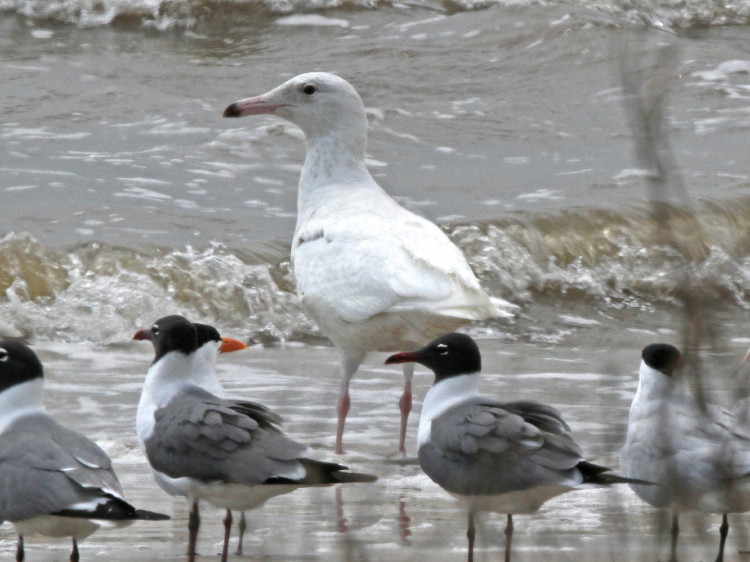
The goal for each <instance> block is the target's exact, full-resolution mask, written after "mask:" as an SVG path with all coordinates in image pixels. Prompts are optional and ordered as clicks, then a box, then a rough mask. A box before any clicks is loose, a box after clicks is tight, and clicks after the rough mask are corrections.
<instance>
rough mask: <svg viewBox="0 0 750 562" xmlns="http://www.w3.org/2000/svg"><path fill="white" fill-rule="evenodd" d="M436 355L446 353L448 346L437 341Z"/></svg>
mask: <svg viewBox="0 0 750 562" xmlns="http://www.w3.org/2000/svg"><path fill="white" fill-rule="evenodd" d="M437 352H438V355H448V346H447V345H446V344H444V343H439V344H438V346H437Z"/></svg>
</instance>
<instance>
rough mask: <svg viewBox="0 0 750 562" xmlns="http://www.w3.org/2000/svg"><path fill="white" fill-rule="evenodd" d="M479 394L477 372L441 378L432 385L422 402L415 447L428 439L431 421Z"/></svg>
mask: <svg viewBox="0 0 750 562" xmlns="http://www.w3.org/2000/svg"><path fill="white" fill-rule="evenodd" d="M476 396H479V372H478V371H477V372H476V373H468V374H466V375H458V376H455V377H449V378H447V379H443V380H441V381H440V382H438V383H436V384H434V385H432V388H430V390H429V391H428V392H427V395H426V396H425V397H424V402H423V403H422V413H421V415H420V416H419V433H418V434H417V447H421V446H422V445H424V444H425V443H427V441H429V440H430V432H431V431H432V421H433V420H434V419H436V418H438V417H440V416H441V415H443V414H444V413H445V412H447V411H448V410H450V409H451V408H453V407H454V406H457V405H458V404H460V403H461V402H464V401H465V400H468V399H470V398H474V397H476Z"/></svg>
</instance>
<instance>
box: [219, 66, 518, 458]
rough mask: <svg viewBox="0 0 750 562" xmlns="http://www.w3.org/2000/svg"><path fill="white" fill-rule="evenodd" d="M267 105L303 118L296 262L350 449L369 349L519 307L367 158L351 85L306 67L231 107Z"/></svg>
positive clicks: (407, 392) (406, 396) (404, 417)
mask: <svg viewBox="0 0 750 562" xmlns="http://www.w3.org/2000/svg"><path fill="white" fill-rule="evenodd" d="M264 113H271V114H274V115H277V116H279V117H283V118H284V119H287V120H289V121H291V122H292V123H294V124H295V125H297V126H298V127H300V128H301V129H302V131H303V132H304V134H305V138H306V139H307V156H306V158H305V164H304V167H303V168H302V173H301V175H300V180H299V192H298V199H297V225H296V228H295V232H294V239H293V241H292V250H291V256H292V264H293V268H294V275H295V277H296V279H297V292H298V294H299V296H300V298H301V300H302V304H303V306H304V308H305V310H306V311H307V312H308V314H309V315H310V316H311V317H312V319H313V320H314V321H315V322H316V323H317V324H318V326H319V327H320V329H321V330H322V332H323V333H324V334H325V335H326V336H327V337H328V338H329V339H330V340H331V341H332V342H333V344H334V345H335V346H336V348H337V349H338V351H339V353H340V357H341V368H340V370H341V390H340V393H339V400H338V408H337V410H338V425H337V429H336V449H335V450H336V452H337V453H341V452H343V444H342V439H343V432H344V423H345V421H346V416H347V413H348V411H349V407H350V399H349V381H350V380H351V378H352V376H353V375H354V373H355V372H356V371H357V369H358V368H359V366H360V365H361V364H362V362H363V361H364V359H365V357H366V355H367V353H368V352H370V351H387V352H393V351H396V350H398V349H404V348H405V347H411V346H416V345H419V344H420V343H421V342H424V341H427V340H429V339H431V338H434V337H435V336H437V335H439V334H444V333H446V332H450V331H452V330H455V329H457V328H459V327H460V326H462V325H465V324H467V323H469V322H473V321H479V320H486V319H489V318H494V317H508V316H512V312H514V311H515V310H517V308H518V307H516V306H515V305H512V304H510V303H508V302H506V301H504V300H502V299H497V298H492V297H489V296H488V295H487V294H486V293H485V292H484V291H483V290H482V288H481V287H480V286H479V282H478V280H477V278H476V276H475V275H474V273H473V272H472V270H471V268H470V267H469V264H468V263H467V261H466V258H465V257H464V256H463V254H462V253H461V251H460V250H459V249H458V248H457V247H456V246H455V245H454V244H453V243H452V242H451V241H450V240H449V239H448V237H447V236H446V235H445V234H444V233H443V232H442V231H441V230H440V228H438V227H437V226H436V225H435V224H434V223H432V222H430V221H428V220H426V219H424V218H422V217H420V216H418V215H415V214H414V213H412V212H410V211H408V210H406V209H404V208H403V207H402V206H401V205H399V204H398V203H397V202H396V201H394V200H393V198H391V196H390V195H388V194H387V193H386V192H385V191H384V190H383V189H382V188H381V187H380V186H379V185H378V184H377V182H376V181H375V180H374V179H373V178H372V176H371V175H370V173H369V172H368V170H367V166H366V165H365V150H366V144H367V118H366V116H365V110H364V106H363V104H362V100H361V99H360V97H359V95H358V94H357V92H356V90H355V89H354V88H353V87H352V86H351V84H349V83H348V82H347V81H346V80H344V79H343V78H340V77H338V76H335V75H333V74H328V73H324V72H311V73H307V74H301V75H299V76H296V77H294V78H292V79H291V80H289V81H287V82H285V83H284V84H282V85H280V86H278V87H277V88H275V89H273V90H271V91H270V92H268V93H266V94H263V95H261V96H258V97H253V98H247V99H243V100H240V101H237V102H235V103H233V104H231V105H230V106H229V107H227V108H226V110H225V111H224V117H243V116H245V115H258V114H264ZM413 373H414V366H413V365H405V366H404V377H405V381H404V392H403V394H402V396H401V399H400V401H399V406H400V409H401V431H400V437H399V451H400V452H401V453H404V452H405V445H404V443H405V439H406V427H407V421H408V416H409V412H410V411H411V402H412V393H411V381H412V376H413Z"/></svg>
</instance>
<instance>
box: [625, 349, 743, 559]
mask: <svg viewBox="0 0 750 562" xmlns="http://www.w3.org/2000/svg"><path fill="white" fill-rule="evenodd" d="M641 358H642V361H641V366H640V371H639V377H638V390H636V393H635V397H634V398H633V403H632V405H631V406H630V416H629V418H628V435H627V439H626V441H625V446H624V447H623V449H622V451H621V453H620V464H621V466H622V470H623V472H624V473H625V475H626V476H629V477H633V478H642V479H645V480H648V481H650V482H655V483H656V484H658V485H657V486H639V485H631V487H632V488H633V491H634V492H635V493H636V494H637V495H638V497H640V498H641V499H642V500H643V501H645V502H647V503H649V504H651V505H653V506H654V507H658V508H661V509H669V510H671V511H672V533H671V547H670V560H671V561H674V560H676V559H677V537H678V535H679V522H678V517H679V514H680V513H683V512H687V511H701V512H704V513H717V514H718V513H721V514H722V523H721V527H720V528H719V552H718V554H717V557H716V560H717V562H720V561H722V560H723V559H724V545H725V542H726V538H727V534H728V532H729V520H728V518H727V513H742V512H745V511H748V510H749V509H750V438H749V437H748V434H747V428H746V427H743V425H742V423H741V422H740V419H741V418H739V417H737V416H735V415H734V414H732V413H729V412H727V411H725V410H722V409H720V408H717V407H714V406H712V405H710V404H708V405H706V406H705V407H701V405H699V403H698V401H697V400H696V398H695V396H694V395H693V394H692V392H691V391H690V388H689V385H688V381H687V380H686V379H687V377H686V376H684V372H683V371H682V370H681V369H680V367H681V363H682V359H681V355H680V352H679V350H678V349H677V348H676V347H674V346H673V345H669V344H652V345H649V346H646V347H645V348H644V349H643V351H642V353H641Z"/></svg>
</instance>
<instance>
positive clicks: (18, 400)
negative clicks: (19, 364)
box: [0, 377, 44, 433]
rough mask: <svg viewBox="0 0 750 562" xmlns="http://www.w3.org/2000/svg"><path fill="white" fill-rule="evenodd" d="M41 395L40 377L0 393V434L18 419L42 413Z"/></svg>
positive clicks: (41, 384)
mask: <svg viewBox="0 0 750 562" xmlns="http://www.w3.org/2000/svg"><path fill="white" fill-rule="evenodd" d="M42 395H43V382H42V378H41V377H39V378H36V379H32V380H30V381H26V382H23V383H21V384H16V385H13V386H12V387H10V388H7V389H5V390H4V391H3V392H2V393H0V433H2V432H3V431H5V430H6V429H7V428H8V427H9V426H10V425H11V424H12V423H13V422H14V421H16V420H17V419H18V418H21V417H23V416H28V415H30V414H39V413H44V402H43V401H42Z"/></svg>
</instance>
